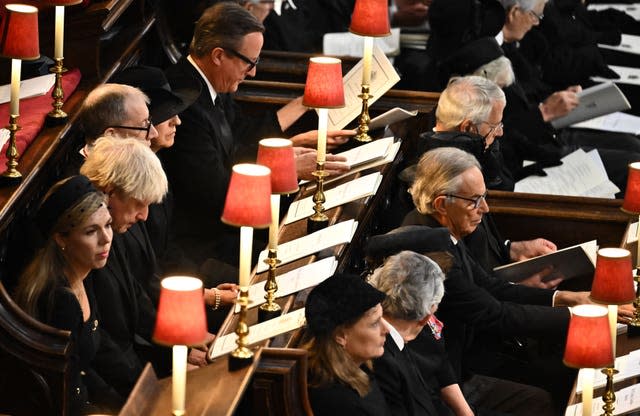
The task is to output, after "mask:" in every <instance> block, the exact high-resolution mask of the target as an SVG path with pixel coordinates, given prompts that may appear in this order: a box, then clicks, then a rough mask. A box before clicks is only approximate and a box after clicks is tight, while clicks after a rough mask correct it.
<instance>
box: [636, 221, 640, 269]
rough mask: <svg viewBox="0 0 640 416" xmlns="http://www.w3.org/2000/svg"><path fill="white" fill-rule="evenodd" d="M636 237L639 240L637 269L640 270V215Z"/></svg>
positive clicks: (637, 245)
mask: <svg viewBox="0 0 640 416" xmlns="http://www.w3.org/2000/svg"><path fill="white" fill-rule="evenodd" d="M636 237H637V238H638V239H637V240H636V241H637V242H638V243H637V244H636V249H637V250H636V268H640V215H638V229H637V232H636Z"/></svg>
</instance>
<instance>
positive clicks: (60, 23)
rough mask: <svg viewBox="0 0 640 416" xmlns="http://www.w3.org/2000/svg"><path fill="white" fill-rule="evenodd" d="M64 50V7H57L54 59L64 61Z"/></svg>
mask: <svg viewBox="0 0 640 416" xmlns="http://www.w3.org/2000/svg"><path fill="white" fill-rule="evenodd" d="M63 49H64V6H56V29H55V46H54V49H53V58H54V59H62V58H63V53H62V51H63Z"/></svg>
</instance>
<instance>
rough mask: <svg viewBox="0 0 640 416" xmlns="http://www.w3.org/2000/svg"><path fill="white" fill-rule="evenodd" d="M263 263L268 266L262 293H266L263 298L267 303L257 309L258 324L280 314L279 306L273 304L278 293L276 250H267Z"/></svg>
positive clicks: (278, 261) (278, 262)
mask: <svg viewBox="0 0 640 416" xmlns="http://www.w3.org/2000/svg"><path fill="white" fill-rule="evenodd" d="M264 262H265V263H267V264H268V265H269V274H268V277H267V281H266V282H265V284H264V291H265V292H266V294H265V295H264V298H265V300H266V301H267V302H266V303H263V304H262V305H260V308H259V309H258V321H260V322H264V321H268V320H269V319H273V318H276V317H278V316H280V314H281V313H282V310H281V308H280V305H278V304H277V303H276V302H275V299H276V292H277V291H278V283H277V282H276V269H277V267H278V265H279V264H280V263H281V262H280V260H278V252H277V251H276V250H273V249H269V255H268V256H267V258H266V259H265V260H264Z"/></svg>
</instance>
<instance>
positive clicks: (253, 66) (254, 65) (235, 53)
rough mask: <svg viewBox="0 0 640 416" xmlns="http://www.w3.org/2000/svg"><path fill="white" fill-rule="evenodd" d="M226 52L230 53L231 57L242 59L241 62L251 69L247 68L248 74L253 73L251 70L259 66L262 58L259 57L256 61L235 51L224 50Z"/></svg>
mask: <svg viewBox="0 0 640 416" xmlns="http://www.w3.org/2000/svg"><path fill="white" fill-rule="evenodd" d="M224 50H225V51H226V52H229V53H230V54H231V55H233V56H235V57H236V58H240V60H242V61H244V62H246V63H248V64H249V67H248V68H247V72H251V70H252V69H253V68H255V67H256V65H258V62H260V57H259V56H258V57H257V58H256V59H255V61H254V60H253V59H251V58H249V57H248V56H246V55H243V54H241V53H240V52H238V51H236V50H235V49H231V48H224Z"/></svg>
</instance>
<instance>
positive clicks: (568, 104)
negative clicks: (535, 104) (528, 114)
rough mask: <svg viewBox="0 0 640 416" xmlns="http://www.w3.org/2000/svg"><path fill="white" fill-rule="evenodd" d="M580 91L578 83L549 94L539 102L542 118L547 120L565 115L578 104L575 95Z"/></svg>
mask: <svg viewBox="0 0 640 416" xmlns="http://www.w3.org/2000/svg"><path fill="white" fill-rule="evenodd" d="M580 91H582V88H581V87H580V86H579V85H574V86H572V87H569V88H567V89H566V90H564V91H557V92H554V93H553V94H551V95H550V96H549V97H547V99H546V100H544V102H542V103H541V104H540V107H539V108H540V113H542V119H543V120H544V121H545V122H549V121H553V120H555V119H556V118H559V117H562V116H566V115H567V114H568V113H569V112H570V111H571V110H573V109H574V108H576V107H577V106H578V104H580V99H579V98H578V96H577V95H576V94H577V93H578V92H580Z"/></svg>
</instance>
